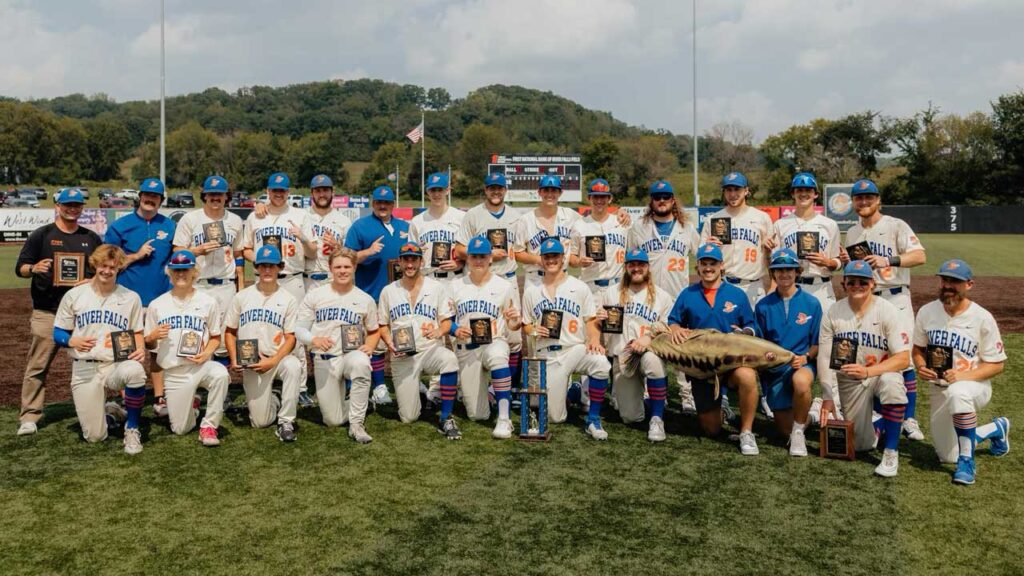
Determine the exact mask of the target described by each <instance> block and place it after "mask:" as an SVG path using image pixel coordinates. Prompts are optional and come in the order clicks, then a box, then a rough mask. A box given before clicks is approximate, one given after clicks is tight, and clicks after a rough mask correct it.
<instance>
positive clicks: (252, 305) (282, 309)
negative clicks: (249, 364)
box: [224, 284, 299, 357]
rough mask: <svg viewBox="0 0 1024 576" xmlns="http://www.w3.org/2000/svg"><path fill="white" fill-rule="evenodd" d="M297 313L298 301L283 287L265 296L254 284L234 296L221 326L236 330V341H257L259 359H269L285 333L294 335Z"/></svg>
mask: <svg viewBox="0 0 1024 576" xmlns="http://www.w3.org/2000/svg"><path fill="white" fill-rule="evenodd" d="M298 310H299V304H298V302H296V301H295V298H294V297H293V296H292V295H291V294H289V293H288V291H287V290H285V289H284V288H281V287H278V288H277V291H275V292H274V293H273V294H271V295H270V296H264V295H263V293H262V292H260V291H259V285H258V284H253V285H252V286H249V287H248V288H246V289H245V290H242V291H241V292H239V293H238V294H235V297H234V299H233V300H232V301H231V309H230V310H228V313H227V317H226V319H225V321H224V326H225V327H226V328H234V329H237V330H238V334H237V336H238V339H239V340H250V339H256V340H259V353H260V356H264V357H270V356H274V355H275V354H277V349H278V347H279V346H280V345H281V344H283V343H284V337H285V335H286V334H294V333H295V317H296V316H297V314H298Z"/></svg>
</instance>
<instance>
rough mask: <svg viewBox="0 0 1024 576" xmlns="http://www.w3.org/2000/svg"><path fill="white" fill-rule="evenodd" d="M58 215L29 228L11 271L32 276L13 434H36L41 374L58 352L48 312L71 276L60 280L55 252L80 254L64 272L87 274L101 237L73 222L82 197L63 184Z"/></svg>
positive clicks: (43, 386)
mask: <svg viewBox="0 0 1024 576" xmlns="http://www.w3.org/2000/svg"><path fill="white" fill-rule="evenodd" d="M54 204H55V205H56V211H57V217H56V218H55V219H54V221H53V223H52V224H47V225H45V226H40V227H39V228H36V229H35V230H33V231H32V233H31V234H29V236H28V240H26V241H25V243H24V244H23V245H22V246H21V252H20V253H19V254H18V261H17V262H16V263H15V264H14V273H15V274H17V275H18V276H19V277H21V278H31V279H32V287H31V293H32V318H31V321H30V325H31V328H32V343H31V344H29V348H28V359H27V360H26V362H25V377H24V380H22V384H21V417H20V422H19V425H18V436H25V435H29V434H35V433H36V430H37V428H38V422H39V420H40V418H42V417H43V404H44V400H45V397H46V374H47V372H49V371H50V364H52V363H53V359H54V357H55V356H56V355H57V350H58V348H57V345H56V343H54V341H53V315H54V314H55V313H56V312H57V306H58V305H60V301H61V298H63V297H64V295H65V294H67V293H68V291H69V290H71V288H72V285H71V284H74V283H75V281H74V280H73V279H72V280H71V281H70V282H68V281H61V280H62V279H61V277H60V276H61V270H60V269H59V267H60V264H59V263H55V262H54V255H55V253H58V252H60V253H70V254H71V255H78V254H80V255H81V256H80V258H81V259H82V260H81V261H79V262H78V264H77V267H78V268H79V269H77V270H67V271H66V272H67V273H68V274H69V276H72V277H74V278H81V279H82V281H86V279H88V278H91V277H92V275H93V270H92V268H91V267H90V266H88V262H89V256H91V255H92V252H93V250H95V249H96V248H97V247H98V246H99V245H100V244H102V243H103V241H102V240H100V237H99V235H97V234H96V233H95V232H93V231H92V230H89V229H88V228H83V227H82V226H79V225H78V219H79V218H80V217H81V216H82V207H83V206H85V198H84V197H83V196H82V191H81V190H78V189H77V188H65V189H63V190H61V191H60V192H59V193H58V194H57V197H56V198H54Z"/></svg>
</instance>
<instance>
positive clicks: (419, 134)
mask: <svg viewBox="0 0 1024 576" xmlns="http://www.w3.org/2000/svg"><path fill="white" fill-rule="evenodd" d="M405 137H406V138H408V139H409V140H412V143H413V144H415V143H417V142H419V141H420V138H423V122H420V123H419V124H418V125H417V126H416V127H415V128H413V129H412V130H411V131H410V132H409V133H408V134H406V135H405Z"/></svg>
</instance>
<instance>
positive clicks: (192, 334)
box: [178, 330, 203, 357]
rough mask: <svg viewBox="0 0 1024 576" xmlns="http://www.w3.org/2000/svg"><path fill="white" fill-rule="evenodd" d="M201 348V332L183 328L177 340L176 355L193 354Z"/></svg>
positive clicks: (185, 355) (197, 352)
mask: <svg viewBox="0 0 1024 576" xmlns="http://www.w3.org/2000/svg"><path fill="white" fill-rule="evenodd" d="M202 350H203V334H202V333H201V332H199V331H197V330H183V331H182V332H181V338H180V339H179V340H178V356H182V357H188V356H195V355H196V354H199V353H200V352H201V351H202Z"/></svg>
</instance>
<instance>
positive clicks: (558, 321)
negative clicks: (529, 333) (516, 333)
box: [540, 310, 564, 340]
mask: <svg viewBox="0 0 1024 576" xmlns="http://www.w3.org/2000/svg"><path fill="white" fill-rule="evenodd" d="M563 314H564V313H563V312H562V311H561V310H544V311H542V312H541V313H540V325H541V326H543V327H545V328H547V329H548V338H555V339H556V340H557V339H558V337H559V336H560V335H561V334H562V315H563Z"/></svg>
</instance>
